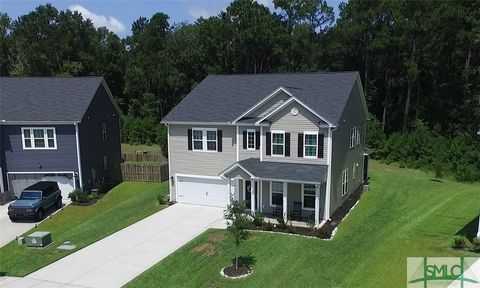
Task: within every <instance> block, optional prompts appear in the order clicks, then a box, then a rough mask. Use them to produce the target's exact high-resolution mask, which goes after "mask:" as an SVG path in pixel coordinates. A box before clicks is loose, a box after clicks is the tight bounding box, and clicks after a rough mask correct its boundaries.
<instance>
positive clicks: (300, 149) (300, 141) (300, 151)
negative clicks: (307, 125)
mask: <svg viewBox="0 0 480 288" xmlns="http://www.w3.org/2000/svg"><path fill="white" fill-rule="evenodd" d="M298 157H299V158H303V133H298Z"/></svg>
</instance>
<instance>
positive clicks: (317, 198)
mask: <svg viewBox="0 0 480 288" xmlns="http://www.w3.org/2000/svg"><path fill="white" fill-rule="evenodd" d="M318 223H320V184H315V225H318Z"/></svg>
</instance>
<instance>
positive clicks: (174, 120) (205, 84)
mask: <svg viewBox="0 0 480 288" xmlns="http://www.w3.org/2000/svg"><path fill="white" fill-rule="evenodd" d="M366 119H367V107H366V103H365V99H364V95H363V92H362V84H361V81H360V78H359V74H358V73H357V72H340V73H301V74H255V75H211V76H208V77H207V78H205V79H204V80H203V81H202V82H201V83H200V84H199V85H198V86H197V87H195V89H193V90H192V91H191V92H190V93H189V94H188V95H187V96H186V97H185V98H184V99H183V100H182V101H181V102H180V103H179V104H178V105H177V106H176V107H175V108H174V109H172V111H171V112H170V113H169V114H168V115H167V116H166V117H165V118H164V119H163V120H162V122H163V123H165V124H166V125H167V126H168V154H169V157H168V159H169V167H170V168H169V169H170V197H171V199H172V200H174V201H178V202H184V203H192V204H200V205H210V206H219V207H225V206H226V205H228V204H229V202H230V201H231V199H235V200H241V201H245V202H246V204H247V207H248V208H249V209H250V210H251V211H260V212H262V213H265V214H275V213H278V211H280V213H281V214H280V215H283V217H284V218H285V219H286V218H289V214H290V213H291V211H292V209H293V207H294V206H295V205H297V206H299V205H301V216H302V219H303V220H304V221H305V219H308V218H311V219H314V220H315V222H316V223H317V224H318V223H320V222H321V221H322V220H326V219H329V218H330V216H331V215H332V214H333V213H334V212H335V211H336V209H338V207H339V206H340V205H341V204H342V203H343V202H344V201H345V200H346V199H347V198H348V195H349V194H350V193H351V192H352V191H354V190H356V189H361V186H362V185H363V183H364V165H363V164H364V148H365V144H364V134H365V124H366Z"/></svg>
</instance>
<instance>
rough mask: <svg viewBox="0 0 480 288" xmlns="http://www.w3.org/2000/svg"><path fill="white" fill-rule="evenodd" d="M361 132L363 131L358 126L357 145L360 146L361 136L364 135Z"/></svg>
mask: <svg viewBox="0 0 480 288" xmlns="http://www.w3.org/2000/svg"><path fill="white" fill-rule="evenodd" d="M361 131H362V127H361V126H358V128H357V145H359V144H360V136H361V134H362V133H361Z"/></svg>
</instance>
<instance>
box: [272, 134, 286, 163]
mask: <svg viewBox="0 0 480 288" xmlns="http://www.w3.org/2000/svg"><path fill="white" fill-rule="evenodd" d="M270 132H271V135H270V137H272V138H271V139H270V145H271V147H270V149H271V150H270V151H271V153H270V156H272V157H285V131H281V130H272V131H270ZM273 134H283V154H282V155H280V154H273ZM276 145H280V144H276Z"/></svg>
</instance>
